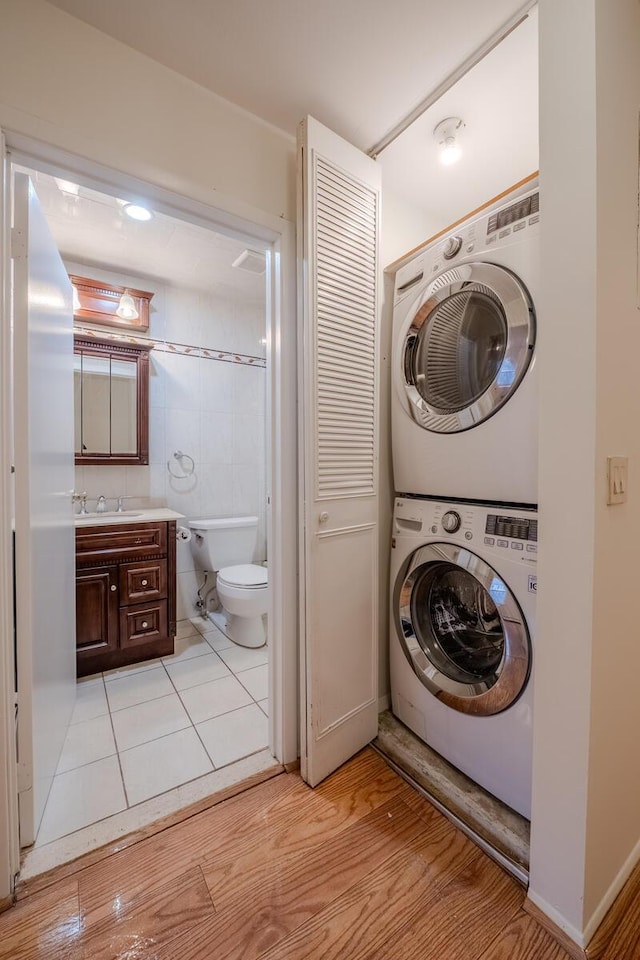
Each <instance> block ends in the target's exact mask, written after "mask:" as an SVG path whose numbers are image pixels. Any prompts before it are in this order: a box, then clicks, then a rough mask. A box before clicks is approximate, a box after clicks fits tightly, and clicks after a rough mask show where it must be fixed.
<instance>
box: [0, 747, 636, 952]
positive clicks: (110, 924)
mask: <svg viewBox="0 0 640 960" xmlns="http://www.w3.org/2000/svg"><path fill="white" fill-rule="evenodd" d="M79 866H80V869H79V870H78V871H77V872H76V873H75V874H72V875H66V876H64V877H63V878H62V879H61V880H60V881H58V882H57V883H53V884H52V885H51V886H49V887H47V888H45V889H42V890H39V891H38V892H36V893H34V894H32V895H30V896H27V897H26V898H25V899H24V900H22V901H20V902H19V904H18V906H16V907H15V908H13V909H12V910H10V911H8V912H7V913H5V914H3V915H1V916H0V960H5V958H6V960H9V958H11V960H35V958H45V957H46V958H47V960H89V958H91V960H116V958H118V960H125V958H126V960H134V958H135V960H231V958H236V960H240V958H242V960H258V958H261V960H302V958H304V960H569V958H568V954H567V953H566V952H565V951H564V950H563V949H562V948H561V947H560V946H559V945H558V944H557V943H556V942H555V940H553V939H552V937H551V936H550V935H549V934H548V933H547V932H546V931H545V930H543V929H542V928H541V927H540V926H539V925H538V924H537V923H536V922H535V920H534V919H533V918H532V917H530V916H528V915H527V914H526V913H525V912H524V911H523V910H522V903H523V900H524V896H525V891H524V889H523V888H522V887H521V886H520V885H519V884H518V883H516V882H515V881H514V880H513V879H512V878H511V877H510V876H508V875H507V874H506V873H504V872H503V871H502V870H501V869H500V868H499V867H497V866H496V865H495V864H494V863H493V862H492V861H491V860H490V859H489V858H488V857H486V856H485V854H483V853H482V852H481V851H480V849H479V848H478V847H476V846H475V845H474V844H473V843H472V842H471V841H470V840H468V839H467V838H466V837H465V836H464V835H463V834H461V833H460V832H459V831H458V830H457V829H456V828H455V827H453V826H452V825H451V824H450V823H449V821H448V820H446V819H445V818H444V817H442V816H441V815H440V814H439V813H438V812H437V811H436V810H435V809H434V808H433V807H432V806H431V805H430V804H429V803H428V802H427V801H426V800H424V799H423V798H422V797H420V796H419V795H418V794H417V793H415V792H414V791H413V790H412V789H411V788H410V787H408V786H407V785H406V784H405V783H404V782H403V781H402V780H401V779H400V778H399V777H398V776H397V775H396V774H395V773H393V771H391V770H390V768H389V767H387V765H386V764H385V763H384V761H383V760H382V759H381V758H380V757H378V756H377V755H376V754H375V753H373V751H371V750H365V751H363V752H362V753H361V754H359V756H358V757H356V758H355V759H354V760H352V761H351V762H350V763H348V764H346V765H345V766H344V767H343V768H342V769H341V770H339V771H338V772H337V773H336V774H334V775H333V776H332V777H330V778H329V779H328V780H327V781H325V783H323V784H321V785H320V786H319V787H318V788H317V789H316V790H314V791H311V790H309V789H308V788H307V787H306V786H305V785H304V784H303V782H302V780H301V779H300V777H299V776H298V774H295V773H290V774H287V773H283V774H281V775H279V776H276V777H274V778H273V779H271V780H268V781H267V782H266V783H262V784H259V785H258V786H255V787H253V788H252V789H250V790H248V791H246V792H245V793H242V794H240V795H239V796H236V797H232V798H231V799H228V800H225V801H224V802H223V803H220V804H218V805H217V806H214V807H211V808H209V809H207V810H205V811H203V812H201V813H198V814H196V815H195V816H193V817H191V818H190V819H188V820H186V821H184V822H183V823H180V824H177V825H174V826H171V827H169V828H168V829H166V830H164V831H163V832H161V833H159V834H156V835H155V836H152V837H148V838H146V839H143V840H140V842H138V843H136V844H134V845H133V846H130V847H128V848H127V849H125V850H122V851H120V852H118V853H113V854H111V855H110V856H108V857H107V858H106V859H105V860H103V861H101V862H99V863H93V864H90V865H88V866H86V867H82V866H81V865H79ZM632 940H633V938H631V939H629V938H627V940H624V939H623V938H620V939H619V940H618V941H617V943H616V945H615V952H609V953H607V954H605V957H606V960H632V958H637V957H638V956H639V954H638V953H635V952H634V950H635V949H636V948H637V941H633V942H632ZM612 947H613V945H612Z"/></svg>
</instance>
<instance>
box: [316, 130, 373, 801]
mask: <svg viewBox="0 0 640 960" xmlns="http://www.w3.org/2000/svg"><path fill="white" fill-rule="evenodd" d="M298 154H299V156H298V172H299V198H298V200H299V203H298V206H299V215H298V220H299V223H298V237H299V240H298V244H299V262H300V265H301V271H300V273H301V275H300V315H301V318H302V325H303V330H302V390H301V396H302V404H303V407H302V410H301V421H302V436H301V446H302V471H301V472H302V489H303V503H302V506H301V512H302V515H303V516H302V519H303V521H304V522H303V531H302V557H303V560H302V572H303V586H304V590H303V596H304V603H303V605H302V607H303V612H302V623H301V660H302V701H303V702H302V714H303V719H302V744H301V766H302V775H303V777H304V779H305V780H306V781H307V782H308V783H310V784H311V785H312V786H314V785H315V784H317V783H319V782H320V781H321V780H323V779H324V778H325V777H326V776H327V775H328V774H329V773H331V772H332V771H333V770H335V769H336V767H338V766H340V764H341V763H344V762H345V760H347V759H349V757H351V756H353V754H354V753H356V751H358V750H359V749H360V748H361V747H363V746H364V745H365V744H366V743H368V742H369V741H370V740H372V739H373V738H374V737H375V736H376V733H377V725H378V709H377V702H378V691H377V682H378V681H377V662H378V649H377V648H378V571H377V564H378V327H379V317H378V312H379V311H378V269H379V264H378V233H379V220H380V171H379V168H378V166H377V165H376V163H375V162H374V161H373V160H371V159H370V158H369V157H367V156H365V154H363V153H361V152H360V151H359V150H357V149H356V148H355V147H353V146H352V145H351V144H349V143H346V142H345V141H344V140H342V139H341V138H340V137H338V136H336V135H335V134H334V133H332V132H331V131H330V130H327V129H326V127H323V126H322V125H321V124H319V123H318V122H317V121H315V120H313V119H312V118H311V117H308V118H307V119H306V120H305V121H304V122H303V123H302V124H301V125H300V130H299V138H298Z"/></svg>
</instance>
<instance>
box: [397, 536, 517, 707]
mask: <svg viewBox="0 0 640 960" xmlns="http://www.w3.org/2000/svg"><path fill="white" fill-rule="evenodd" d="M394 612H395V620H396V628H397V631H398V637H399V640H400V643H401V645H402V648H403V650H404V653H405V655H406V657H407V659H408V660H409V663H410V664H411V666H412V668H413V670H414V672H415V673H416V675H417V676H418V678H419V679H420V680H421V682H422V683H423V684H424V685H425V687H427V689H428V690H430V691H431V693H433V694H434V695H435V696H436V697H438V699H439V700H441V701H442V702H443V703H446V704H447V705H448V706H450V707H452V708H453V709H454V710H458V711H460V712H461V713H471V714H475V715H478V716H490V715H492V714H495V713H500V712H501V711H502V710H506V709H507V707H510V706H511V705H512V704H513V703H514V702H515V701H516V700H517V699H518V697H519V696H520V694H521V693H522V691H523V690H524V688H525V686H526V684H527V680H528V678H529V672H530V668H531V642H530V638H529V631H528V630H527V626H526V623H525V619H524V616H523V613H522V611H521V610H520V607H519V605H518V603H517V601H516V599H515V597H514V596H513V594H512V592H511V591H510V590H509V587H508V586H507V584H506V583H505V582H504V580H502V578H501V577H500V576H499V575H498V574H497V573H496V571H495V570H494V569H493V568H492V567H490V566H489V565H488V564H487V563H485V561H484V560H481V559H480V557H478V556H476V554H474V553H471V551H470V550H466V549H465V548H464V547H460V546H456V545H455V544H451V543H434V544H429V545H427V546H424V547H420V548H419V549H418V550H416V551H415V552H414V553H413V554H412V555H411V556H410V557H409V559H408V561H407V563H406V564H405V566H404V568H403V570H402V571H401V573H400V576H399V578H398V581H397V584H396V590H395V596H394Z"/></svg>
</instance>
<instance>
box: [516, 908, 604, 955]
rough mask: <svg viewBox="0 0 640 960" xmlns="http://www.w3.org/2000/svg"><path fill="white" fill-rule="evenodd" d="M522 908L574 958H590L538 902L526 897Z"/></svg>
mask: <svg viewBox="0 0 640 960" xmlns="http://www.w3.org/2000/svg"><path fill="white" fill-rule="evenodd" d="M522 908H523V910H524V911H525V913H528V914H529V916H530V917H533V919H534V920H535V921H536V922H537V923H539V924H540V926H541V927H544V929H545V930H546V931H547V933H550V934H551V936H552V937H553V938H554V940H557V942H558V943H559V944H560V946H561V947H562V948H563V949H564V950H565V951H566V952H567V953H568V954H569V956H570V957H572V958H573V960H590V958H588V956H587V953H586V951H585V950H584V949H583V948H582V947H580V946H579V945H578V944H577V943H576V941H575V940H572V939H571V937H570V936H569V934H568V933H567V932H566V930H563V929H562V927H560V926H558V924H557V923H555V922H554V921H553V920H552V919H551V917H549V916H548V915H547V914H546V913H545V912H544V910H542V909H541V908H540V907H539V906H538V905H537V904H536V903H534V902H533V900H531V898H530V897H526V899H525V901H524V903H523V904H522Z"/></svg>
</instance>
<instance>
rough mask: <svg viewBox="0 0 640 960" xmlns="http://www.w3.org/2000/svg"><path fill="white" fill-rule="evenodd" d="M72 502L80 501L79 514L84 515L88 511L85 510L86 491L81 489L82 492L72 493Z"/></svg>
mask: <svg viewBox="0 0 640 960" xmlns="http://www.w3.org/2000/svg"><path fill="white" fill-rule="evenodd" d="M72 499H73V502H74V503H80V515H81V516H84V515H85V514H86V513H88V512H89V511H88V510H87V491H86V490H83V491H82V493H74V494H73V496H72Z"/></svg>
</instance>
